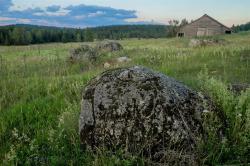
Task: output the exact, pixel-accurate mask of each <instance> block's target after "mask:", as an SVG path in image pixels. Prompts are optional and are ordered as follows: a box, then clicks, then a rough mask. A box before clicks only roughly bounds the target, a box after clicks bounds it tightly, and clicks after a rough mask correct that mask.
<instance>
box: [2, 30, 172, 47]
mask: <svg viewBox="0 0 250 166" xmlns="http://www.w3.org/2000/svg"><path fill="white" fill-rule="evenodd" d="M166 36H167V26H164V25H124V26H106V27H96V28H85V29H76V28H57V27H45V26H35V25H10V26H2V27H0V44H1V45H28V44H40V43H51V42H64V43H66V42H89V41H94V40H95V39H96V40H103V39H116V40H120V39H124V38H161V37H166Z"/></svg>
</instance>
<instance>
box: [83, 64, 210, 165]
mask: <svg viewBox="0 0 250 166" xmlns="http://www.w3.org/2000/svg"><path fill="white" fill-rule="evenodd" d="M213 110H214V107H213V106H212V105H210V104H209V102H206V99H204V97H203V96H202V95H200V94H198V93H196V92H194V91H192V90H191V89H189V88H188V87H186V86H184V85H182V84H181V83H179V82H177V81H175V80H174V79H172V78H169V77H167V76H165V75H163V74H161V73H157V72H154V71H152V70H150V69H147V68H144V67H137V66H136V67H131V68H122V69H115V70H109V71H107V72H104V73H103V74H101V75H100V76H98V77H96V78H95V79H93V80H92V81H91V82H90V83H89V84H88V85H87V87H86V88H85V91H84V93H83V96H82V110H81V115H80V122H79V127H80V137H81V141H82V143H84V144H86V145H88V146H89V147H92V148H94V147H106V148H110V149H124V150H126V151H128V152H132V153H136V154H143V155H144V156H148V157H150V158H151V159H153V160H155V161H160V160H162V159H164V160H165V159H166V158H167V160H169V161H168V162H170V160H171V159H174V160H176V161H177V160H179V161H183V162H184V164H185V162H186V161H187V160H191V161H192V162H193V161H195V157H196V156H195V155H196V154H195V148H196V145H197V141H198V140H200V139H201V138H202V135H203V128H202V116H203V114H207V113H208V112H210V111H213ZM176 161H174V162H176ZM186 163H187V162H186ZM188 163H189V164H190V162H188Z"/></svg>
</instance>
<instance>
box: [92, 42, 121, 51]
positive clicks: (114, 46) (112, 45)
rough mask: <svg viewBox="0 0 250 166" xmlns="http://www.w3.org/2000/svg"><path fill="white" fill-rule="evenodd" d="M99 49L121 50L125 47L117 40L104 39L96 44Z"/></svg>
mask: <svg viewBox="0 0 250 166" xmlns="http://www.w3.org/2000/svg"><path fill="white" fill-rule="evenodd" d="M96 48H97V50H99V51H105V52H113V51H120V50H122V49H123V47H122V45H121V44H120V43H118V42H115V41H102V42H100V43H98V44H97V45H96Z"/></svg>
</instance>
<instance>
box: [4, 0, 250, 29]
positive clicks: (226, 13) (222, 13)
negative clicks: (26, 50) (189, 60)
mask: <svg viewBox="0 0 250 166" xmlns="http://www.w3.org/2000/svg"><path fill="white" fill-rule="evenodd" d="M204 14H208V15H210V16H212V17H213V18H215V19H217V20H218V21H220V22H222V23H223V24H225V25H227V26H232V25H233V24H235V25H238V24H243V23H246V22H250V0H70V1H69V0H0V25H9V24H36V25H46V26H59V27H76V28H78V27H81V28H84V27H95V26H105V25H124V24H168V21H169V20H172V19H178V20H181V19H183V18H186V19H188V20H189V21H191V20H195V19H197V18H199V17H201V16H202V15H204Z"/></svg>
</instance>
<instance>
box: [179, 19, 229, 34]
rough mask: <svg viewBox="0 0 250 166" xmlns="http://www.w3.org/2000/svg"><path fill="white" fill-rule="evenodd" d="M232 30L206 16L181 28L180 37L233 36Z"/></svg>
mask: <svg viewBox="0 0 250 166" xmlns="http://www.w3.org/2000/svg"><path fill="white" fill-rule="evenodd" d="M231 32H232V30H231V29H230V28H228V27H226V26H225V25H223V24H222V23H220V22H219V21H217V20H215V19H213V18H212V17H210V16H208V15H207V14H205V15H204V16H202V17H201V18H199V19H197V20H195V21H193V22H191V23H190V24H187V25H185V26H183V27H181V28H180V30H179V32H178V37H195V36H214V35H222V34H231Z"/></svg>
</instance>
